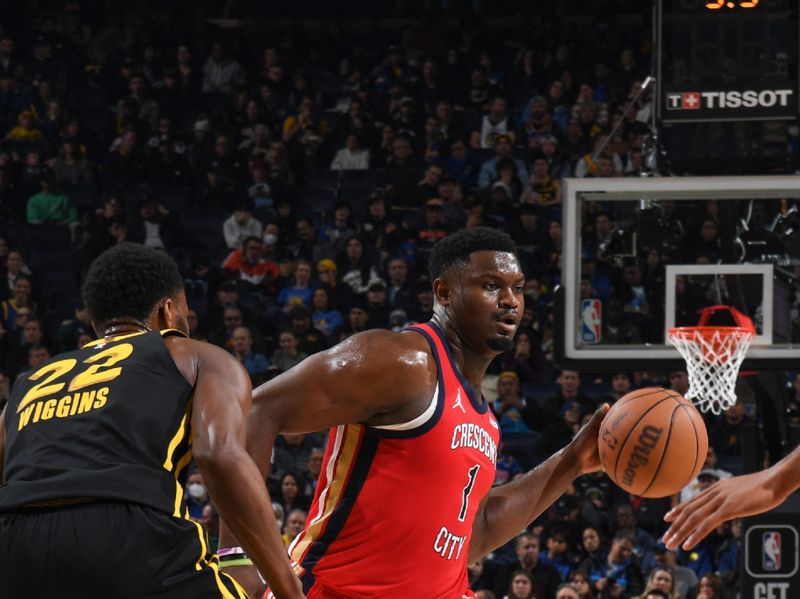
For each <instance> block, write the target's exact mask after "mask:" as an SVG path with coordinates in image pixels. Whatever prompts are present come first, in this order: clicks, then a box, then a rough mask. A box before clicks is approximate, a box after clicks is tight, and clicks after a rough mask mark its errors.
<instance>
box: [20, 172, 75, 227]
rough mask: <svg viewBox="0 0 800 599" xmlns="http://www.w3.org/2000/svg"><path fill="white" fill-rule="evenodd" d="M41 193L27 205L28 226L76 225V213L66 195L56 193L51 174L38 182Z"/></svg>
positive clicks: (33, 197)
mask: <svg viewBox="0 0 800 599" xmlns="http://www.w3.org/2000/svg"><path fill="white" fill-rule="evenodd" d="M40 186H41V192H40V193H38V194H36V195H35V196H32V197H31V198H30V199H29V200H28V204H27V220H28V224H31V225H37V224H40V223H69V224H73V223H75V224H77V222H78V211H77V210H76V209H75V206H73V205H72V202H70V200H69V198H68V197H67V196H66V195H63V194H61V193H58V190H57V189H56V187H55V179H54V177H53V175H52V173H47V175H46V176H44V177H42V179H41V181H40Z"/></svg>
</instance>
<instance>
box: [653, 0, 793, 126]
mask: <svg viewBox="0 0 800 599" xmlns="http://www.w3.org/2000/svg"><path fill="white" fill-rule="evenodd" d="M799 7H800V2H798V1H797V0H659V1H658V6H657V14H656V19H657V35H658V46H657V47H658V48H659V50H660V51H659V52H658V53H657V65H656V69H657V74H656V77H657V80H658V90H659V92H658V102H657V116H658V119H659V120H660V122H661V123H663V124H669V123H700V122H714V121H737V122H740V121H766V120H795V119H797V116H798V107H800V88H798V85H799V84H800V77H798V69H799V68H800V66H799V65H800V60H799V59H800V8H799Z"/></svg>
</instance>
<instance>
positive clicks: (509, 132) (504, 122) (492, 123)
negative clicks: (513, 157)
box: [470, 96, 517, 149]
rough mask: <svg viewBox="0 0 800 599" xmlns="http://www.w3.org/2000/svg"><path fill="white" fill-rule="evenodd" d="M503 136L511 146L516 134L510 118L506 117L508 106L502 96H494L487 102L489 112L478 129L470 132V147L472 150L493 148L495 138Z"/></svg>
mask: <svg viewBox="0 0 800 599" xmlns="http://www.w3.org/2000/svg"><path fill="white" fill-rule="evenodd" d="M501 135H505V136H507V137H508V139H509V140H510V141H511V143H512V144H514V142H515V141H516V139H517V132H516V129H515V127H514V123H513V121H512V119H511V117H510V116H509V115H508V105H507V102H506V99H505V98H504V97H502V96H495V97H494V98H492V100H491V101H490V102H489V111H488V112H487V113H486V114H485V115H484V116H483V118H482V119H481V122H480V129H479V130H478V131H473V132H472V138H471V141H470V145H471V146H472V147H473V148H485V149H489V148H493V147H494V146H495V141H496V139H497V137H499V136H501Z"/></svg>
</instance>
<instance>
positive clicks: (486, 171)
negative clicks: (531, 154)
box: [478, 135, 528, 189]
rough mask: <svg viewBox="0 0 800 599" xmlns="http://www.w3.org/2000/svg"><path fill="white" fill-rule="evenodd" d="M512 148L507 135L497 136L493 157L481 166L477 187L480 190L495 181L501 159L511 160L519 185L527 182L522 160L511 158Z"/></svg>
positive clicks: (526, 170)
mask: <svg viewBox="0 0 800 599" xmlns="http://www.w3.org/2000/svg"><path fill="white" fill-rule="evenodd" d="M512 148H513V146H512V143H511V138H510V137H509V136H508V135H498V136H497V137H495V139H494V153H495V156H494V158H491V159H490V160H487V161H486V162H484V163H483V164H482V165H481V170H480V174H479V175H478V187H480V188H481V189H486V188H488V187H489V185H490V184H491V183H492V181H496V180H497V177H498V172H497V163H498V161H499V160H501V159H502V158H510V159H511V160H513V162H514V164H515V165H516V167H517V173H516V174H517V180H518V181H519V183H520V185H523V186H524V185H525V182H526V181H527V180H528V169H527V167H526V166H525V163H524V162H523V161H522V160H520V159H519V158H514V157H513V156H512V154H511V152H512Z"/></svg>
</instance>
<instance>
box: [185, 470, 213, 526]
mask: <svg viewBox="0 0 800 599" xmlns="http://www.w3.org/2000/svg"><path fill="white" fill-rule="evenodd" d="M185 501H186V509H187V510H188V511H189V517H190V518H191V519H192V520H197V521H199V520H200V519H201V518H202V517H203V508H205V507H206V506H207V505H209V504H210V503H211V498H210V497H209V496H208V489H207V488H206V486H205V484H204V483H203V475H202V474H201V473H200V470H198V469H197V468H193V469H192V470H191V471H190V472H189V476H188V478H187V479H186V495H185Z"/></svg>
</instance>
